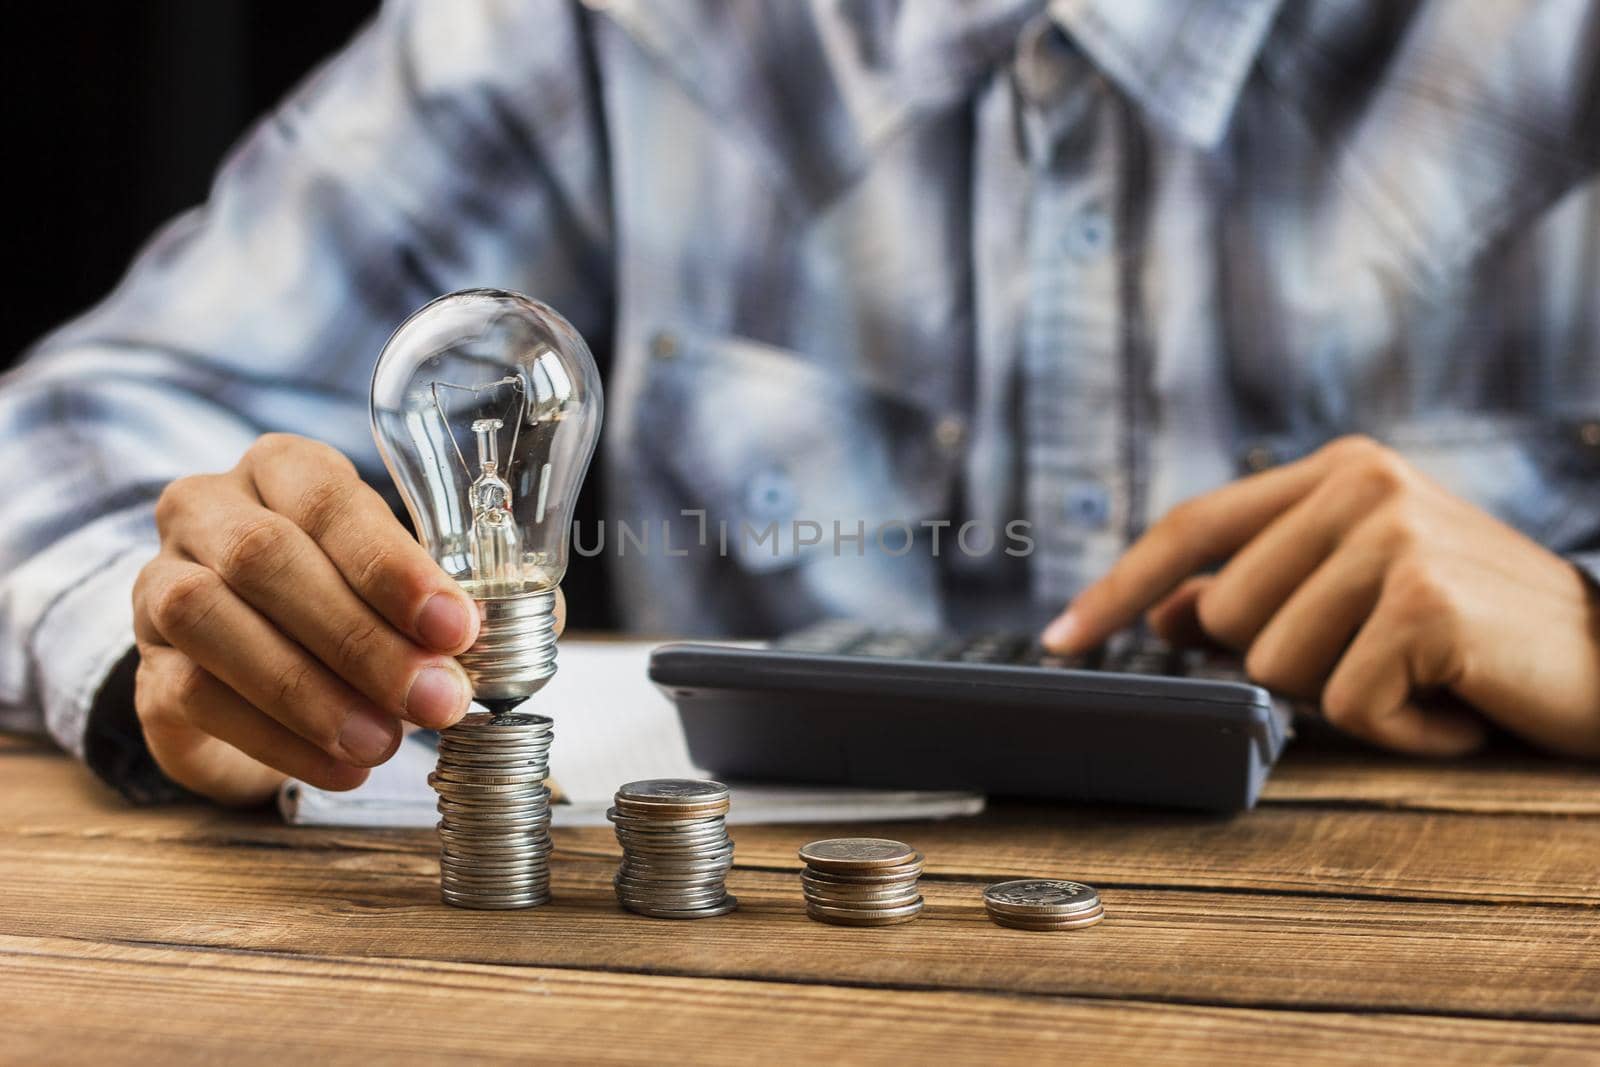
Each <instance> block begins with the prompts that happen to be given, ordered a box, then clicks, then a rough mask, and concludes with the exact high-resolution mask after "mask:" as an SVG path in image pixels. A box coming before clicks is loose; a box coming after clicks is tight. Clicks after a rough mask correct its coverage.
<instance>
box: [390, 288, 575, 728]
mask: <svg viewBox="0 0 1600 1067" xmlns="http://www.w3.org/2000/svg"><path fill="white" fill-rule="evenodd" d="M601 406H602V401H601V393H600V374H599V371H598V370H597V369H596V368H595V363H594V357H593V356H591V355H590V354H589V346H588V345H586V344H584V342H583V338H582V337H580V336H579V335H578V331H577V330H574V329H573V328H572V324H571V323H569V322H567V320H566V319H564V318H562V317H561V316H560V315H559V314H558V313H557V312H556V311H554V310H553V309H552V308H549V307H547V306H546V305H544V304H541V303H539V302H537V301H535V300H530V299H528V298H527V297H525V296H522V295H520V294H518V293H511V292H506V291H504V290H499V289H467V290H463V291H461V292H457V293H450V294H448V295H446V296H441V297H440V298H439V299H437V300H435V301H433V302H432V303H430V304H428V305H427V306H426V307H424V308H422V309H421V310H419V311H417V312H416V313H415V314H413V315H412V316H411V317H410V318H408V319H407V320H406V321H405V322H403V323H401V324H400V328H399V329H397V330H396V331H395V332H394V336H392V337H390V338H389V341H388V343H387V344H385V345H384V346H383V351H382V353H380V354H379V356H378V365H377V368H376V369H375V370H374V371H373V374H372V435H373V437H374V438H376V439H377V442H378V451H379V452H380V453H381V454H382V455H383V462H384V464H385V466H387V467H388V468H389V474H390V475H391V476H392V477H393V478H394V481H395V484H396V485H397V486H398V487H399V489H400V495H401V496H402V497H403V498H404V499H405V503H406V507H407V509H408V510H409V511H410V512H411V519H412V521H413V523H414V524H415V526H416V530H417V537H418V538H419V539H420V540H421V541H422V545H423V547H424V548H426V549H427V550H428V553H429V554H430V555H431V556H432V557H433V558H434V559H435V560H436V561H437V562H438V564H439V566H441V567H443V568H444V570H445V573H447V574H449V575H450V576H451V577H452V578H454V579H455V580H456V581H457V582H459V583H461V586H462V588H463V589H465V590H466V591H467V593H468V595H469V596H471V597H472V598H473V599H474V600H476V601H477V602H478V605H479V613H480V615H481V617H482V624H481V626H480V630H479V635H478V640H477V642H476V643H474V645H473V646H472V648H470V649H468V650H467V652H465V653H463V654H462V656H461V663H462V666H463V667H465V668H466V670H467V674H468V676H469V677H470V678H471V679H472V682H473V686H474V689H475V695H476V696H477V697H478V699H479V700H480V701H483V702H485V703H488V704H490V705H491V706H501V707H505V706H510V705H514V704H516V703H518V702H520V701H521V700H523V699H525V698H526V697H528V696H529V695H530V694H532V693H533V692H535V691H537V690H538V689H539V688H540V687H541V686H543V685H544V683H545V682H546V681H548V680H549V678H550V676H551V675H552V674H554V673H555V619H554V606H555V589H556V586H557V585H558V584H559V583H560V582H561V579H562V577H563V576H564V575H565V574H566V571H567V557H568V548H569V544H570V537H571V529H572V510H573V506H574V505H575V504H576V503H577V498H578V490H579V489H580V488H581V487H582V486H583V476H584V474H585V473H586V472H587V471H588V469H589V459H590V457H591V456H593V455H594V447H595V442H596V440H597V439H598V438H599V436H600V416H601Z"/></svg>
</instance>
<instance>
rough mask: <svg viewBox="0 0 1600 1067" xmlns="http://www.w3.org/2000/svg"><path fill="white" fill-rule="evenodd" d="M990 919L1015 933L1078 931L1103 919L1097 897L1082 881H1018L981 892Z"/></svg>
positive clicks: (1035, 879)
mask: <svg viewBox="0 0 1600 1067" xmlns="http://www.w3.org/2000/svg"><path fill="white" fill-rule="evenodd" d="M983 907H984V910H985V911H987V912H988V913H989V918H991V919H993V920H994V921H995V922H997V923H999V924H1000V925H1001V926H1009V927H1011V928H1012V929H1014V930H1079V929H1082V928H1083V927H1085V926H1093V925H1095V924H1096V923H1098V922H1100V921H1101V920H1102V919H1104V918H1105V917H1106V910H1105V908H1103V907H1101V905H1100V894H1099V893H1096V892H1095V891H1094V890H1093V889H1091V888H1090V887H1089V886H1086V885H1084V884H1083V883H1082V882H1065V881H1058V880H1056V879H1053V878H1019V879H1017V880H1015V881H1011V882H997V883H996V884H994V885H992V886H990V887H989V888H988V889H985V890H984V891H983Z"/></svg>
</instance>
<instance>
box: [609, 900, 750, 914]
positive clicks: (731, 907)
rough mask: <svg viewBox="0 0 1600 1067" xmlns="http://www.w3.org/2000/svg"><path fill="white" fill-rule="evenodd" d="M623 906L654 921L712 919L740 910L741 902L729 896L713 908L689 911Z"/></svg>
mask: <svg viewBox="0 0 1600 1067" xmlns="http://www.w3.org/2000/svg"><path fill="white" fill-rule="evenodd" d="M623 906H624V907H626V908H627V909H628V910H629V911H631V912H634V913H635V914H638V915H645V916H649V917H650V918H652V919H711V918H715V917H716V916H718V915H727V914H729V913H730V912H733V911H736V910H738V907H739V900H738V898H737V897H732V896H727V897H723V898H722V900H721V901H719V902H718V903H717V904H715V905H713V906H711V907H707V908H693V909H690V910H687V911H682V910H676V909H671V908H652V907H648V906H641V905H629V904H624V905H623Z"/></svg>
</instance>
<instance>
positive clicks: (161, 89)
mask: <svg viewBox="0 0 1600 1067" xmlns="http://www.w3.org/2000/svg"><path fill="white" fill-rule="evenodd" d="M438 2H440V3H444V2H448V0H438ZM377 8H378V0H51V2H49V3H44V4H41V3H27V4H24V3H22V2H20V0H11V2H10V3H5V4H4V5H3V6H0V12H3V13H4V16H5V24H4V25H5V32H4V33H3V34H0V59H3V63H0V117H3V122H4V125H3V127H0V129H3V140H0V145H3V146H4V147H3V159H4V170H5V172H6V177H7V179H8V184H9V185H10V186H11V190H12V191H11V192H10V193H8V194H6V196H5V199H4V201H3V203H4V204H5V205H6V208H7V215H8V218H7V223H6V241H5V244H4V246H3V248H4V251H5V253H6V257H5V260H4V262H5V292H4V293H3V295H0V370H4V369H5V368H6V367H9V366H11V365H12V364H13V363H15V362H16V360H17V359H18V357H20V356H21V355H22V354H23V353H24V352H25V351H26V349H27V348H28V346H29V345H31V344H32V343H33V342H34V341H36V340H38V339H39V338H40V337H42V336H43V335H44V334H45V333H46V332H48V331H49V330H51V329H53V328H54V327H56V326H58V325H60V324H61V323H63V322H65V321H67V320H68V319H70V318H72V317H73V316H75V315H77V314H78V313H79V312H82V311H84V310H86V309H88V308H89V307H91V306H92V305H93V304H95V303H96V302H98V301H99V300H100V299H101V298H102V297H104V296H105V295H106V294H107V293H108V292H109V291H110V290H111V288H112V287H113V286H114V285H115V284H116V283H117V280H118V279H119V278H120V277H121V276H122V273H123V271H125V270H126V269H127V266H128V263H129V261H130V260H131V259H132V257H133V255H134V253H136V252H137V251H138V250H139V248H140V247H141V246H142V245H143V244H144V243H145V241H146V240H148V239H149V237H150V235H151V234H152V233H153V232H154V231H155V230H156V229H157V228H158V227H159V226H161V225H162V224H163V223H164V222H166V221H167V220H168V219H170V218H172V217H173V216H174V215H176V214H178V213H180V212H182V211H185V210H187V209H188V208H191V207H194V206H195V205H197V204H199V203H201V202H202V201H204V200H205V197H206V191H207V188H208V187H209V185H210V182H211V176H212V174H213V173H214V172H215V171H216V169H217V167H218V165H219V164H220V163H221V161H222V158H223V156H224V155H225V154H226V153H227V151H228V149H229V148H230V147H231V146H232V145H233V144H234V142H236V141H237V140H238V139H239V138H240V137H241V136H242V135H243V134H244V133H245V132H246V131H247V130H248V129H249V128H250V127H251V126H252V125H253V124H254V123H255V122H256V121H257V120H258V119H259V118H261V117H262V116H263V115H264V114H265V113H266V112H267V111H268V110H269V109H271V108H272V106H273V105H274V104H276V103H277V102H278V100H279V99H281V98H282V97H283V95H284V94H285V93H286V92H288V90H289V89H290V88H291V87H293V86H294V85H295V84H296V83H297V82H299V81H300V80H301V79H302V78H303V77H305V76H306V75H307V74H308V73H310V72H311V71H312V70H313V69H314V68H315V67H316V66H318V65H319V64H320V63H321V62H322V61H323V60H324V59H326V58H328V57H330V56H332V55H333V54H334V53H335V52H337V51H339V49H340V48H341V47H342V46H343V45H344V44H345V43H346V42H348V41H349V40H350V38H351V37H352V36H354V35H355V33H356V32H357V30H359V29H360V28H361V26H362V25H363V24H364V23H365V22H366V21H367V20H368V19H370V18H371V17H372V15H373V14H374V13H375V12H376V11H377ZM598 474H599V471H598V469H597V468H596V469H592V470H591V471H590V477H589V478H588V480H587V481H586V483H585V489H584V492H583V494H582V495H581V497H580V498H579V503H578V511H577V518H578V520H579V521H580V522H581V523H582V524H583V527H582V528H583V530H584V531H585V535H584V536H585V541H586V543H590V544H592V543H593V542H594V537H595V533H594V531H595V526H594V523H595V521H596V520H597V518H598V514H599V505H598V500H599V497H600V495H601V490H600V487H599V477H598ZM607 579H608V575H607V573H606V568H605V567H604V566H603V564H602V563H601V562H600V560H598V559H596V560H592V561H591V560H585V559H582V558H581V557H577V556H574V558H573V560H572V566H571V568H570V570H569V571H568V573H567V579H566V581H565V582H563V583H562V584H563V587H564V588H565V589H566V591H567V597H568V603H569V608H570V616H569V617H570V620H571V623H572V625H573V626H574V627H577V628H583V629H605V628H609V627H610V626H611V625H612V623H613V621H614V617H613V615H612V612H611V610H610V588H609V582H608V580H607Z"/></svg>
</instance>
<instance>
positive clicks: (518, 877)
mask: <svg viewBox="0 0 1600 1067" xmlns="http://www.w3.org/2000/svg"><path fill="white" fill-rule="evenodd" d="M552 725H553V724H552V723H551V720H549V719H547V718H545V717H544V716H543V715H521V714H516V713H511V714H502V715H496V714H492V713H490V712H487V711H474V712H469V713H468V714H467V716H466V717H465V718H463V719H462V720H461V721H460V722H458V723H457V724H456V725H454V726H452V727H450V728H449V729H448V730H444V731H441V732H440V734H439V765H438V768H437V769H436V770H435V771H434V772H433V774H431V775H429V776H428V784H429V785H431V786H433V788H434V790H435V791H436V792H437V793H438V794H439V814H440V815H442V816H443V818H441V819H440V820H439V840H440V842H441V843H442V846H443V848H442V851H441V853H440V857H439V883H440V885H439V888H440V893H441V895H442V896H443V898H444V902H445V903H446V904H454V905H455V906H456V907H458V908H481V909H488V910H506V909H510V908H531V907H535V906H537V905H539V904H544V903H547V902H548V901H549V900H550V790H549V789H548V788H547V787H546V786H545V784H544V780H545V778H546V777H547V776H548V774H549V769H550V741H551V739H552V737H553V734H552V733H551V727H552Z"/></svg>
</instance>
